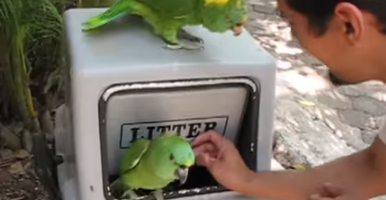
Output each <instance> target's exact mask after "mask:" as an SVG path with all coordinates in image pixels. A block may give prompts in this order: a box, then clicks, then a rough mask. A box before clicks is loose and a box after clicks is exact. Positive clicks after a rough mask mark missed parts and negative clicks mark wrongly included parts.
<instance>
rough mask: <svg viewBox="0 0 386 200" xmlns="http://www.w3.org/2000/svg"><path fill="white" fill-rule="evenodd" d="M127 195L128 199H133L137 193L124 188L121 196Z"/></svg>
mask: <svg viewBox="0 0 386 200" xmlns="http://www.w3.org/2000/svg"><path fill="white" fill-rule="evenodd" d="M127 196H128V197H129V199H130V200H134V199H136V198H138V195H137V194H136V193H135V192H134V191H133V190H130V189H129V190H126V191H125V192H124V193H123V195H122V197H121V198H126V197H127Z"/></svg>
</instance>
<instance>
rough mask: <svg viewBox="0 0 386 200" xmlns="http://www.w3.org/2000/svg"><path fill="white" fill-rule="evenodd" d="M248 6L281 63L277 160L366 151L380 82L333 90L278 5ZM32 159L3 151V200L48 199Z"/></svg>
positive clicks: (380, 106)
mask: <svg viewBox="0 0 386 200" xmlns="http://www.w3.org/2000/svg"><path fill="white" fill-rule="evenodd" d="M247 1H248V5H249V10H250V21H249V23H248V25H247V26H246V28H247V30H248V31H249V32H250V33H251V34H252V35H253V36H254V38H255V39H256V44H258V45H261V46H262V47H263V48H264V49H266V50H267V51H268V52H269V53H271V54H272V56H273V57H275V59H276V60H277V66H278V68H277V87H276V102H275V103H276V107H275V122H274V123H275V133H276V134H277V147H276V148H275V150H274V157H275V159H276V160H278V161H279V162H280V163H281V164H282V165H284V166H291V165H296V164H306V165H309V166H315V165H320V164H323V163H325V162H327V161H330V160H333V159H335V158H337V157H341V156H343V155H347V154H351V153H353V152H355V151H358V150H360V149H363V148H365V147H367V146H368V145H369V144H370V143H371V142H372V140H373V138H374V136H375V135H376V133H377V130H378V129H379V127H380V126H381V124H382V120H383V118H384V116H385V115H386V103H385V102H386V89H385V87H384V86H383V85H382V84H381V83H379V82H367V83H363V84H359V85H355V86H345V87H341V88H333V87H331V85H330V84H329V82H328V81H327V80H326V79H325V78H324V74H325V72H326V67H325V66H324V65H323V64H322V63H321V62H319V61H318V60H317V59H315V58H313V57H312V56H310V55H309V54H307V53H306V52H305V51H304V50H303V49H302V48H300V47H299V45H298V43H297V42H296V40H293V39H292V38H291V36H290V31H289V27H288V25H287V24H286V23H285V22H284V21H282V20H281V19H280V17H278V16H277V15H276V12H275V7H276V5H275V0H258V1H257V0H247ZM4 152H5V153H4ZM24 153H25V152H24ZM28 160H29V156H26V155H25V154H24V155H23V153H20V152H9V151H8V150H3V151H2V154H1V157H0V180H1V182H0V194H1V196H0V200H22V199H28V200H29V199H31V200H32V199H39V200H46V199H47V200H48V198H47V193H46V192H45V191H44V190H43V188H42V187H41V184H40V182H39V181H38V180H37V178H36V176H35V175H34V173H33V170H31V168H30V166H31V164H30V162H28ZM4 194H5V195H4ZM377 199H381V198H377ZM382 199H386V197H384V198H382Z"/></svg>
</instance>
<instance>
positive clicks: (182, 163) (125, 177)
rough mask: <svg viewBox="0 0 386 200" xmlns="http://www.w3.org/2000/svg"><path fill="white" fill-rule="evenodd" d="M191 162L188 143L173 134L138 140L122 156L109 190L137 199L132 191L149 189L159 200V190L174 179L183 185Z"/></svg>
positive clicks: (160, 191)
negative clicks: (114, 179) (118, 191)
mask: <svg viewBox="0 0 386 200" xmlns="http://www.w3.org/2000/svg"><path fill="white" fill-rule="evenodd" d="M194 163H195V155H194V153H193V149H192V147H191V145H190V143H189V142H188V141H186V140H185V139H184V138H181V137H180V136H178V135H177V134H176V133H175V132H166V133H163V134H161V135H160V136H159V137H157V138H155V139H153V140H148V139H138V140H136V141H135V142H134V144H133V145H132V146H131V147H130V148H129V149H128V150H127V151H126V152H125V153H124V154H123V156H122V158H121V162H120V165H119V177H118V179H117V180H116V181H114V182H113V183H112V184H111V189H112V191H113V192H114V190H115V191H117V190H120V191H122V193H123V194H122V195H121V198H129V199H135V198H137V197H138V195H137V193H136V192H135V191H134V190H138V189H142V190H152V191H153V195H154V197H155V198H156V199H157V200H162V199H164V198H163V195H162V189H164V188H165V187H166V186H169V184H170V183H172V182H174V181H176V180H179V182H180V184H184V183H185V182H186V180H187V177H188V169H189V167H191V166H192V165H194Z"/></svg>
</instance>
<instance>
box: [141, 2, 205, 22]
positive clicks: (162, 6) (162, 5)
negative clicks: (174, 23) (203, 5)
mask: <svg viewBox="0 0 386 200" xmlns="http://www.w3.org/2000/svg"><path fill="white" fill-rule="evenodd" d="M138 1H139V2H142V3H143V4H146V5H147V6H148V7H149V8H151V9H152V10H154V11H155V12H156V13H158V14H160V16H165V17H173V18H182V17H185V16H188V15H191V14H192V13H194V12H195V10H196V9H197V6H198V2H199V1H200V0H164V1H160V0H138Z"/></svg>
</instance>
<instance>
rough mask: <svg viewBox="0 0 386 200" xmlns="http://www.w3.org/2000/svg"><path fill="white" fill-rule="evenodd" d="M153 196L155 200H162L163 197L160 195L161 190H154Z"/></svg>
mask: <svg viewBox="0 0 386 200" xmlns="http://www.w3.org/2000/svg"><path fill="white" fill-rule="evenodd" d="M153 195H154V197H155V199H156V200H164V195H163V194H162V190H159V189H158V190H155V191H154V192H153Z"/></svg>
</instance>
